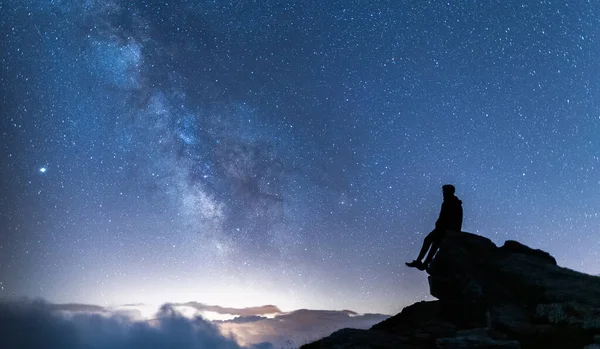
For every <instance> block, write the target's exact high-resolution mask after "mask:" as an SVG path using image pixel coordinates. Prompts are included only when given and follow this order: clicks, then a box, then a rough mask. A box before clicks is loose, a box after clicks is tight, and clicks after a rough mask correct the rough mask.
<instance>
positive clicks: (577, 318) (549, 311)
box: [535, 302, 600, 332]
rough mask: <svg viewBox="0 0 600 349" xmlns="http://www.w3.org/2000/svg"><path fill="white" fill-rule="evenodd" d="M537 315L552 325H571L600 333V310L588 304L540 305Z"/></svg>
mask: <svg viewBox="0 0 600 349" xmlns="http://www.w3.org/2000/svg"><path fill="white" fill-rule="evenodd" d="M535 315H536V316H537V318H538V319H541V320H542V321H545V322H548V323H550V324H557V325H569V326H574V327H580V328H582V329H584V330H590V331H594V332H600V308H595V307H592V306H589V305H587V304H581V303H576V302H565V303H552V304H538V306H537V308H536V313H535Z"/></svg>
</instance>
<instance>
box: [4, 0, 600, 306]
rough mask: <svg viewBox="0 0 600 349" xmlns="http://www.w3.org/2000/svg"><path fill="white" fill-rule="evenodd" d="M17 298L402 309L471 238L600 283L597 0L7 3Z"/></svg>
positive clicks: (11, 232) (8, 248)
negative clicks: (428, 270)
mask: <svg viewBox="0 0 600 349" xmlns="http://www.w3.org/2000/svg"><path fill="white" fill-rule="evenodd" d="M0 36H1V39H0V68H1V69H0V111H1V116H0V127H1V134H0V156H1V166H0V175H1V179H0V211H1V212H0V229H1V230H0V298H20V297H41V298H44V299H46V300H48V301H51V302H80V303H91V304H99V305H110V304H113V305H114V304H124V303H132V302H136V303H137V302H143V303H152V304H160V303H162V302H167V301H173V302H176V301H190V300H194V301H199V302H204V303H208V304H219V305H222V306H238V307H245V306H253V305H261V304H275V305H277V306H279V307H280V308H281V309H283V310H292V309H298V308H311V309H352V310H355V311H359V312H381V313H386V314H394V313H396V312H398V311H399V310H400V309H402V308H403V307H404V306H406V305H408V304H410V303H413V302H415V301H418V300H422V299H427V298H429V297H430V296H429V291H428V287H427V279H426V274H425V273H423V272H420V271H418V270H416V269H409V268H407V267H405V266H404V262H405V261H410V260H413V259H414V258H415V257H416V255H417V253H418V250H419V248H420V246H421V241H422V239H423V237H424V236H425V234H426V233H428V232H429V231H431V230H432V229H433V227H434V222H435V220H436V218H437V215H438V213H439V209H440V204H441V202H442V192H441V186H442V185H443V184H446V183H452V184H454V185H455V186H456V188H457V190H456V195H457V196H458V197H459V198H460V199H461V200H462V201H463V207H464V224H463V230H464V231H469V232H472V233H477V234H480V235H484V236H487V237H489V238H491V239H492V240H493V241H494V242H495V243H497V244H502V243H503V242H504V241H505V240H507V239H515V240H519V241H520V242H522V243H524V244H527V245H529V246H531V247H534V248H541V249H543V250H546V251H548V252H550V253H551V254H552V255H554V256H555V257H556V258H557V261H558V263H559V264H560V265H563V266H566V267H569V268H572V269H575V270H579V271H583V272H586V273H592V274H598V273H600V215H599V211H600V4H599V3H598V2H596V1H580V0H576V1H545V0H544V1H535V2H534V1H504V0H502V1H499V0H498V1H450V2H446V1H430V2H425V1H346V0H345V1H303V2H291V1H233V2H221V1H201V0H192V1H104V0H87V1H61V0H56V1H50V0H48V1H40V0H15V1H6V0H4V1H2V2H0Z"/></svg>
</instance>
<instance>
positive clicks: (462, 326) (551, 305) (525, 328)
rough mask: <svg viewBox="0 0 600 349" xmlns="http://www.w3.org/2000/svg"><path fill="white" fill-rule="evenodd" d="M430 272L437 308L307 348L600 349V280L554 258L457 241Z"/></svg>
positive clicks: (417, 308) (461, 237)
mask: <svg viewBox="0 0 600 349" xmlns="http://www.w3.org/2000/svg"><path fill="white" fill-rule="evenodd" d="M427 272H428V273H429V278H428V280H429V287H430V292H431V294H432V295H433V296H434V297H436V298H438V300H437V301H430V302H419V303H415V304H413V305H411V306H408V307H406V308H404V309H403V310H402V312H401V313H400V314H398V315H396V316H393V317H391V318H389V319H387V320H385V321H383V322H381V323H379V324H377V325H375V326H373V327H372V328H371V329H369V330H352V329H344V330H340V331H337V332H335V333H333V334H332V335H331V336H329V337H326V338H323V339H321V340H319V341H316V342H313V343H310V344H307V345H304V346H302V348H303V349H311V348H373V349H375V348H398V349H413V348H439V349H459V348H460V349H462V348H479V349H492V348H493V349H534V348H535V349H537V348H545V349H582V348H585V349H600V277H597V276H591V275H587V274H583V273H579V272H576V271H573V270H570V269H566V268H562V267H560V266H558V265H557V263H556V260H555V259H554V258H553V257H552V256H551V255H550V254H548V253H547V252H544V251H541V250H535V249H532V248H529V247H527V246H525V245H522V244H520V243H518V242H516V241H507V242H506V243H505V244H504V245H503V246H501V247H497V246H496V245H495V244H494V243H493V242H492V241H491V240H489V239H487V238H485V237H482V236H478V235H474V234H470V233H457V234H453V235H451V236H449V237H448V238H447V239H446V240H445V241H444V243H443V244H442V246H441V248H440V251H439V252H438V254H437V256H436V257H435V259H434V260H433V263H432V264H431V266H430V267H429V269H428V270H427Z"/></svg>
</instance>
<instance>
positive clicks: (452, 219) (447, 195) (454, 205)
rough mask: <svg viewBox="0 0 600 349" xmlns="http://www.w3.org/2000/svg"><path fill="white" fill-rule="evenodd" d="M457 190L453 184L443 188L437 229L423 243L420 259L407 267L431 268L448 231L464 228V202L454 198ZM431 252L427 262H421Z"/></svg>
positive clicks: (436, 223) (436, 224)
mask: <svg viewBox="0 0 600 349" xmlns="http://www.w3.org/2000/svg"><path fill="white" fill-rule="evenodd" d="M455 190H456V189H455V188H454V186H453V185H452V184H446V185H444V186H442V193H443V194H444V202H443V203H442V209H441V211H440V217H439V218H438V220H437V221H436V222H435V229H433V231H432V232H431V233H429V234H428V235H427V237H425V240H424V241H423V247H422V248H421V252H420V253H419V257H417V259H415V260H414V261H412V262H410V263H408V262H407V263H406V265H407V266H409V267H413V268H418V269H419V270H425V269H427V267H428V266H429V263H430V262H431V260H432V259H433V256H435V253H436V252H437V250H438V248H439V247H440V244H441V242H442V240H443V239H444V236H445V235H446V231H447V230H456V231H460V230H461V228H462V221H463V210H462V201H460V200H459V199H458V198H457V197H456V196H454V191H455ZM427 250H429V254H428V255H427V259H425V262H421V260H422V259H423V257H425V253H427Z"/></svg>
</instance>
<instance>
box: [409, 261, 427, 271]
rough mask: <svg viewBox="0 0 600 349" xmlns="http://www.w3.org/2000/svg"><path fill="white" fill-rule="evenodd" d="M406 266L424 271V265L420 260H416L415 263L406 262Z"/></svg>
mask: <svg viewBox="0 0 600 349" xmlns="http://www.w3.org/2000/svg"><path fill="white" fill-rule="evenodd" d="M405 264H406V266H408V267H411V268H418V269H420V270H423V269H421V267H422V266H423V263H421V261H419V260H416V259H415V260H414V261H412V262H406V263H405Z"/></svg>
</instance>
